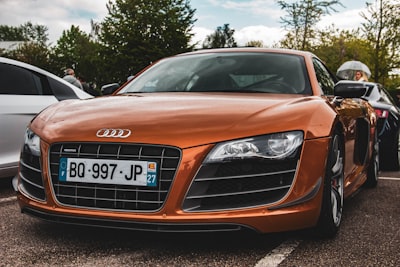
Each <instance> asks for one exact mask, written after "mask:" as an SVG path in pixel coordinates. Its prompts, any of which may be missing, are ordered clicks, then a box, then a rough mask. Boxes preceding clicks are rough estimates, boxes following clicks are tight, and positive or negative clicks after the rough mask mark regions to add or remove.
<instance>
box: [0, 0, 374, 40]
mask: <svg viewBox="0 0 400 267" xmlns="http://www.w3.org/2000/svg"><path fill="white" fill-rule="evenodd" d="M366 1H367V0H341V3H342V4H343V6H344V7H342V6H335V9H336V10H337V11H338V12H336V13H335V12H333V13H331V15H328V16H325V17H323V19H322V20H321V21H320V23H319V24H318V25H317V26H318V27H320V28H322V29H323V28H325V27H328V26H330V25H332V24H334V26H335V27H336V28H340V29H355V28H357V27H358V26H360V25H361V23H362V22H363V19H362V17H361V16H360V12H363V11H364V12H365V10H366V6H365V2H366ZM368 1H369V2H374V0H368ZM107 2H108V0H0V25H7V26H20V25H22V24H24V23H26V22H28V21H30V22H32V23H33V24H40V25H45V26H47V27H48V33H49V39H50V43H51V44H56V41H57V40H58V38H59V37H60V36H61V34H62V32H63V31H64V30H69V29H70V27H71V25H75V26H79V28H80V29H81V30H82V31H84V32H86V33H90V20H91V19H93V20H94V21H97V22H100V21H102V20H103V19H104V18H105V16H106V15H107V8H106V3H107ZM286 2H289V3H291V2H294V1H291V0H286ZM190 5H191V8H193V9H196V12H195V15H194V18H195V19H196V20H197V21H196V22H195V24H194V27H193V33H194V34H195V36H194V38H193V40H192V43H198V44H199V45H200V46H201V44H202V43H203V41H204V39H205V37H206V36H207V35H209V34H211V33H213V32H214V31H215V29H216V28H217V27H218V26H223V25H224V24H229V27H230V28H231V29H234V30H235V35H234V38H235V40H236V42H237V44H238V45H239V46H243V45H245V44H246V43H247V42H249V41H262V42H263V44H264V45H265V46H269V45H272V44H274V43H276V42H277V41H279V40H280V39H282V38H283V36H284V34H285V32H284V30H283V28H282V26H283V25H282V24H281V23H280V18H281V17H282V16H284V15H285V13H284V11H282V10H281V9H280V8H279V6H278V5H277V4H276V1H275V0H190Z"/></svg>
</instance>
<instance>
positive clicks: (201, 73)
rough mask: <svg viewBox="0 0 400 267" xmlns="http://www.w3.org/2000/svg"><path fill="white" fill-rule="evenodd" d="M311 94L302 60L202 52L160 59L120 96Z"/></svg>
mask: <svg viewBox="0 0 400 267" xmlns="http://www.w3.org/2000/svg"><path fill="white" fill-rule="evenodd" d="M221 91H226V92H265V93H281V94H311V89H310V82H309V79H308V76H307V75H306V69H305V63H304V59H303V58H302V57H300V56H297V55H288V54H277V53H250V52H246V53H245V52H239V53H205V54H195V55H182V56H177V57H172V58H167V59H164V60H161V61H160V62H158V63H156V64H154V66H152V67H150V68H149V69H147V70H146V71H145V72H143V73H142V74H140V75H139V76H138V77H136V78H135V79H134V80H132V82H130V83H129V84H128V85H127V86H125V87H124V88H123V89H122V90H121V91H120V92H119V94H122V93H136V92H221Z"/></svg>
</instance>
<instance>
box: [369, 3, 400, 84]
mask: <svg viewBox="0 0 400 267" xmlns="http://www.w3.org/2000/svg"><path fill="white" fill-rule="evenodd" d="M367 8H368V10H367V13H361V16H362V17H363V18H364V19H365V21H366V22H364V23H363V24H362V30H363V33H364V36H365V38H366V39H367V40H368V42H369V43H370V44H371V46H372V47H373V52H372V53H371V62H372V65H373V70H372V72H373V75H372V76H373V78H374V81H375V82H380V83H382V84H384V83H385V80H386V79H387V78H388V76H389V72H390V71H391V70H392V69H393V68H396V67H397V68H398V66H399V64H400V52H399V50H398V47H399V45H400V2H399V0H392V1H387V0H376V1H375V4H371V3H367Z"/></svg>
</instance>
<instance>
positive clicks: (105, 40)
mask: <svg viewBox="0 0 400 267" xmlns="http://www.w3.org/2000/svg"><path fill="white" fill-rule="evenodd" d="M189 2H190V1H188V0H115V1H111V0H110V1H109V2H108V4H107V9H108V15H107V16H106V18H105V19H104V21H103V22H102V23H101V27H100V36H99V40H100V42H101V44H102V45H103V50H102V51H101V55H102V57H103V61H104V62H106V66H104V68H105V69H104V70H103V71H104V72H103V73H104V74H105V75H104V77H103V79H104V82H115V81H121V82H124V81H126V78H127V77H128V76H129V75H134V74H136V73H137V72H138V71H140V70H141V69H143V68H144V67H146V66H147V65H149V64H150V63H151V62H154V61H156V60H158V59H160V58H163V57H166V56H170V55H173V54H177V53H182V52H186V51H190V50H192V49H193V46H192V45H189V42H190V40H191V38H192V36H193V33H191V30H192V28H193V24H194V22H195V20H194V19H193V16H194V12H195V10H194V9H191V7H190V5H189Z"/></svg>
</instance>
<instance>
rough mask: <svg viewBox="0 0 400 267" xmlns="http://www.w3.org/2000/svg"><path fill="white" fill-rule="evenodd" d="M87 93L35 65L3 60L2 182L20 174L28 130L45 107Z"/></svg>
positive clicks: (0, 67) (0, 64) (0, 112)
mask: <svg viewBox="0 0 400 267" xmlns="http://www.w3.org/2000/svg"><path fill="white" fill-rule="evenodd" d="M90 97H92V96H91V95H89V94H87V93H85V92H84V91H82V90H79V89H78V88H75V87H74V86H73V85H71V84H69V83H67V82H66V81H64V80H63V79H61V78H59V77H57V76H55V75H53V74H51V73H49V72H47V71H44V70H42V69H39V68H37V67H34V66H32V65H29V64H26V63H22V62H19V61H16V60H11V59H8V58H4V57H0V125H1V126H0V136H1V138H0V178H4V177H12V176H15V175H16V174H17V169H18V161H19V155H20V152H21V145H22V144H23V138H24V133H25V129H26V126H27V125H28V123H29V122H30V120H32V118H33V117H34V116H35V115H36V114H37V113H39V112H40V111H41V110H43V109H44V108H45V107H47V106H49V105H51V104H53V103H56V102H58V101H61V100H64V99H78V98H79V99H84V98H90Z"/></svg>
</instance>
